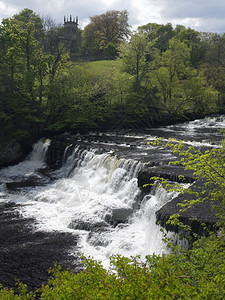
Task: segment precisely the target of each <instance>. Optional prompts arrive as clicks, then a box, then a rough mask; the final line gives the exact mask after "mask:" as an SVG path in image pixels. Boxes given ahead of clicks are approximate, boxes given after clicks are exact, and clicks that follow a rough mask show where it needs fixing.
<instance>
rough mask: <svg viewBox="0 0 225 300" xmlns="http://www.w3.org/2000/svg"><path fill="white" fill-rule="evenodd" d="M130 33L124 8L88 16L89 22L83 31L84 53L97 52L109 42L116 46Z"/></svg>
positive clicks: (102, 49)
mask: <svg viewBox="0 0 225 300" xmlns="http://www.w3.org/2000/svg"><path fill="white" fill-rule="evenodd" d="M129 34H130V30H129V25H128V13H127V11H126V10H124V11H117V10H111V11H107V12H106V13H104V14H101V15H97V16H93V17H90V23H89V24H88V25H87V26H86V27H85V28H84V31H83V48H84V52H85V53H89V54H99V53H101V52H102V51H104V49H105V47H107V45H108V44H109V43H111V44H112V45H114V47H117V46H118V45H119V44H120V43H121V42H122V41H124V40H126V39H127V38H128V36H129Z"/></svg>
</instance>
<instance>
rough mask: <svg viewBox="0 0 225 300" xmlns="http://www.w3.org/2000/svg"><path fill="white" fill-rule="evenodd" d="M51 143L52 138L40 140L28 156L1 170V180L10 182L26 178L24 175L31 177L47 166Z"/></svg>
mask: <svg viewBox="0 0 225 300" xmlns="http://www.w3.org/2000/svg"><path fill="white" fill-rule="evenodd" d="M49 145H50V140H46V139H45V140H44V139H41V140H39V141H38V142H37V143H36V144H34V146H33V151H32V152H31V153H30V154H29V155H28V156H27V158H26V159H25V160H24V161H23V162H21V163H19V164H17V165H15V166H10V167H8V168H4V169H1V170H0V182H6V181H7V182H9V181H12V180H15V179H16V180H24V177H29V176H31V175H33V174H34V173H35V171H36V170H37V169H39V168H42V167H44V166H45V155H46V152H47V149H48V147H49Z"/></svg>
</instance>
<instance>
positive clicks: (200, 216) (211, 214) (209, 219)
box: [156, 180, 218, 235]
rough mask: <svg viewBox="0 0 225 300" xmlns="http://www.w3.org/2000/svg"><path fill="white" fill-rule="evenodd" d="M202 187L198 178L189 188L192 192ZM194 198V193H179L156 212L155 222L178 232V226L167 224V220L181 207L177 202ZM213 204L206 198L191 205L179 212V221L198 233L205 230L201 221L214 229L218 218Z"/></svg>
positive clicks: (202, 232) (200, 189) (201, 233)
mask: <svg viewBox="0 0 225 300" xmlns="http://www.w3.org/2000/svg"><path fill="white" fill-rule="evenodd" d="M203 188H204V186H203V183H202V182H201V181H200V180H198V181H197V182H195V183H194V184H193V185H192V186H191V187H190V189H192V190H193V191H194V192H197V191H202V189H203ZM195 199H196V195H195V194H189V193H185V194H179V195H178V196H177V197H175V198H173V199H172V200H171V201H170V202H167V203H166V204H165V205H164V206H163V207H162V208H161V209H160V210H158V211H157V212H156V217H157V222H160V225H161V226H162V227H164V228H166V229H167V230H171V231H175V232H179V228H178V227H174V226H171V225H169V224H167V221H168V220H169V218H170V216H171V215H173V214H177V213H179V211H180V209H181V207H180V206H178V204H179V203H183V202H184V201H185V200H195ZM215 204H216V203H215V202H214V203H212V201H210V200H206V201H204V202H203V203H200V204H198V205H197V204H196V205H193V206H192V207H191V208H189V209H187V211H186V212H181V213H180V221H182V222H183V223H184V224H185V225H189V226H190V227H191V230H192V233H197V234H200V235H203V234H205V233H206V232H205V230H204V226H203V225H202V223H205V224H206V226H207V228H208V229H209V230H215V229H216V228H215V224H216V222H218V218H217V217H216V214H215V211H214V210H213V205H215Z"/></svg>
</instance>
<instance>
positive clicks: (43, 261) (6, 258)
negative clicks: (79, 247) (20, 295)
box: [0, 203, 80, 290]
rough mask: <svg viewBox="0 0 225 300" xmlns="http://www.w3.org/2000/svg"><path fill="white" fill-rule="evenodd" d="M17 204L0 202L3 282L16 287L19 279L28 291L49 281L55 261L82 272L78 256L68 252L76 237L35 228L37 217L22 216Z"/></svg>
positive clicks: (0, 265)
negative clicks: (49, 272) (25, 217)
mask: <svg viewBox="0 0 225 300" xmlns="http://www.w3.org/2000/svg"><path fill="white" fill-rule="evenodd" d="M18 207H19V206H18V205H16V204H13V203H1V204H0V283H1V284H3V286H5V287H9V288H15V282H16V281H15V280H16V279H20V280H21V281H22V282H23V283H25V284H27V285H28V289H29V290H35V289H36V288H39V287H40V286H41V285H42V283H46V282H47V279H48V278H49V274H48V270H49V268H50V267H53V265H54V263H55V262H58V263H59V264H60V265H62V267H63V268H67V267H70V268H73V269H75V270H77V271H79V270H80V262H79V258H77V259H75V258H74V257H71V255H69V253H68V251H69V249H70V248H73V247H75V246H76V244H77V237H76V236H75V235H72V234H69V233H62V232H49V233H48V232H42V231H34V230H33V224H34V220H33V219H24V218H22V217H21V215H20V214H19V212H18V210H17V209H18Z"/></svg>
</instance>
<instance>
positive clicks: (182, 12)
mask: <svg viewBox="0 0 225 300" xmlns="http://www.w3.org/2000/svg"><path fill="white" fill-rule="evenodd" d="M24 8H30V9H32V10H33V11H34V12H35V13H37V14H39V15H40V16H41V17H42V16H46V15H50V16H51V17H52V18H53V19H54V20H55V21H56V23H57V24H60V23H61V24H62V23H63V18H64V15H65V16H66V17H69V16H70V14H71V15H72V17H76V16H78V18H79V27H80V28H83V27H84V26H85V25H86V24H88V23H89V17H91V16H95V15H100V14H102V13H104V12H106V11H108V10H125V9H126V10H127V11H128V13H129V24H130V25H131V26H132V27H133V29H136V28H137V26H139V25H145V24H147V23H159V24H167V23H172V25H173V26H176V25H177V24H181V25H184V26H186V27H191V28H193V29H195V30H199V31H210V32H218V33H222V32H225V0H213V1H212V0H79V1H78V0H3V1H1V0H0V19H2V18H8V17H11V16H13V15H14V14H16V13H19V12H20V11H21V10H22V9H24Z"/></svg>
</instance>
